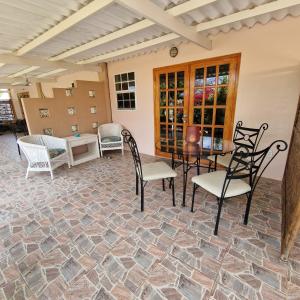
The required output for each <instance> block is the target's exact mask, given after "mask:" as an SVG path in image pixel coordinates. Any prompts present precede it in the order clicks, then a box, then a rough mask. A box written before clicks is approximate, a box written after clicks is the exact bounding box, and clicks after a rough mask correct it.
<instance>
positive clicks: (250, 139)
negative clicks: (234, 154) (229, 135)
mask: <svg viewBox="0 0 300 300" xmlns="http://www.w3.org/2000/svg"><path fill="white" fill-rule="evenodd" d="M268 128H269V125H268V124H267V123H263V124H261V126H260V127H259V128H250V127H245V126H243V122H242V121H238V122H237V124H236V127H235V131H234V135H233V142H234V144H235V145H236V146H237V147H240V146H246V147H248V148H249V150H251V151H256V150H257V147H258V145H259V143H260V141H261V138H262V136H263V135H264V132H265V131H266V130H267V129H268Z"/></svg>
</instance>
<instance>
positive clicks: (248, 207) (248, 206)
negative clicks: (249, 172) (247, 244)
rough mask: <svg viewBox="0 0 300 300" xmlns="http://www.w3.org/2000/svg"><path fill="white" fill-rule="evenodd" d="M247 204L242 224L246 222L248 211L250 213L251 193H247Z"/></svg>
mask: <svg viewBox="0 0 300 300" xmlns="http://www.w3.org/2000/svg"><path fill="white" fill-rule="evenodd" d="M246 195H247V206H246V211H245V218H244V224H245V225H247V224H248V218H249V213H250V207H251V200H252V193H251V192H250V193H247V194H246Z"/></svg>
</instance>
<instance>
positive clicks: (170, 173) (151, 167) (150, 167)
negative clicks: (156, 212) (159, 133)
mask: <svg viewBox="0 0 300 300" xmlns="http://www.w3.org/2000/svg"><path fill="white" fill-rule="evenodd" d="M121 134H122V136H123V140H124V143H126V144H128V145H129V148H130V150H131V153H132V157H133V161H134V166H135V174H136V194H137V195H138V194H139V185H140V187H141V211H144V187H145V185H146V184H147V182H148V181H152V180H160V179H161V180H162V186H163V190H165V179H167V180H168V181H170V183H171V187H172V196H173V206H175V177H176V176H177V174H176V172H175V171H174V170H173V169H172V168H171V167H170V166H168V165H167V164H166V163H164V162H162V161H160V162H154V163H148V164H143V165H142V163H141V158H140V154H139V150H138V147H137V144H136V141H135V139H134V138H133V136H132V135H131V133H130V131H129V130H127V129H123V130H122V132H121Z"/></svg>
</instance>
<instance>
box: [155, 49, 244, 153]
mask: <svg viewBox="0 0 300 300" xmlns="http://www.w3.org/2000/svg"><path fill="white" fill-rule="evenodd" d="M222 60H224V61H229V60H235V61H236V69H235V72H233V76H234V77H233V78H232V79H231V80H232V85H233V86H232V91H231V93H232V94H233V97H234V101H232V103H231V106H230V107H229V109H226V116H225V118H228V119H229V118H230V120H231V122H230V127H229V128H227V129H226V131H227V132H226V138H227V139H231V138H232V134H233V126H234V124H233V123H234V116H235V108H236V99H237V88H238V82H239V73H240V63H241V53H233V54H228V55H223V56H216V57H211V58H205V59H200V60H194V61H189V62H185V63H180V64H175V65H168V66H163V67H158V68H154V69H153V95H154V97H153V101H154V111H153V112H154V148H155V149H154V150H155V151H154V152H155V154H157V149H156V147H155V145H156V141H157V137H158V128H157V126H156V113H157V111H158V109H159V105H157V103H158V102H157V97H158V95H157V93H156V91H157V85H158V84H159V82H157V80H156V73H157V72H160V71H163V70H164V71H165V73H168V70H170V71H171V70H174V69H179V68H186V67H188V72H189V77H190V74H191V66H192V65H195V64H206V65H207V64H208V63H209V64H210V65H213V64H220V61H222ZM187 84H188V92H187V93H188V99H189V101H190V100H191V99H190V89H191V87H190V80H189V82H188V83H187ZM157 106H158V107H157ZM189 108H190V104H188V110H189ZM226 108H227V105H226ZM228 110H230V115H227V114H228V112H227V111H228ZM188 113H190V112H188ZM228 119H227V120H228ZM224 131H225V127H224ZM159 155H160V156H165V157H169V155H168V153H166V154H162V153H160V154H159Z"/></svg>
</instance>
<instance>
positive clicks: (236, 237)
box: [0, 135, 300, 300]
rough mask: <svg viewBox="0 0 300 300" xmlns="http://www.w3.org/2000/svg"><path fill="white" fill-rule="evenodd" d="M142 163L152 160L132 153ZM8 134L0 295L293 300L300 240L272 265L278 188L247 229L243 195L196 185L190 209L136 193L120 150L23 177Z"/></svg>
mask: <svg viewBox="0 0 300 300" xmlns="http://www.w3.org/2000/svg"><path fill="white" fill-rule="evenodd" d="M142 158H143V161H144V162H148V161H153V160H155V158H153V157H150V156H142ZM25 167H26V162H25V159H24V157H23V160H22V161H20V159H19V156H18V154H17V148H16V144H15V140H14V137H12V136H11V135H3V136H0V222H1V223H0V224H1V225H0V267H1V272H0V299H126V300H127V299H155V300H156V299H157V300H158V299H172V300H177V299H197V300H198V299H272V300H276V299H287V298H288V299H300V239H298V242H297V243H296V246H295V247H294V248H293V249H292V253H291V259H290V262H289V263H283V262H281V261H280V260H279V256H280V227H281V223H280V220H281V209H280V207H281V204H280V182H277V181H273V180H266V179H263V180H262V181H261V182H260V184H259V185H258V187H257V190H256V193H255V195H254V199H253V205H252V209H251V212H250V221H249V225H248V226H244V225H243V224H242V215H243V212H244V209H245V198H244V197H241V198H234V199H229V200H227V201H226V203H225V205H224V209H223V213H222V220H221V224H220V228H219V235H218V236H217V237H215V236H214V235H213V234H212V231H213V227H214V219H215V216H216V209H217V205H216V200H215V198H213V197H212V196H210V195H209V194H208V193H206V192H205V191H203V190H201V189H199V190H198V191H197V194H196V204H195V208H196V212H195V213H194V214H192V213H190V211H189V209H190V200H191V186H189V187H188V194H187V205H188V206H187V207H186V208H182V207H181V206H180V203H181V197H182V179H181V178H182V177H181V169H180V170H178V173H179V174H178V178H177V180H176V197H177V199H176V201H177V206H176V207H175V208H174V207H172V201H171V191H170V190H169V189H168V190H166V192H163V191H162V190H161V182H160V181H158V182H155V183H154V182H153V183H149V184H148V185H147V186H146V189H145V212H144V213H141V212H140V202H139V198H137V197H136V196H135V177H134V176H135V175H134V170H133V162H132V159H131V156H130V155H129V153H125V155H124V157H122V156H121V155H120V154H119V153H115V154H113V155H112V156H111V159H98V160H95V161H92V162H89V163H86V164H82V165H79V166H76V167H73V168H71V169H68V168H67V167H62V168H59V169H57V170H56V171H55V173H54V176H55V177H54V180H53V181H51V179H50V176H49V174H48V173H44V174H34V173H31V174H32V175H30V177H29V179H28V180H26V179H25V178H24V176H25Z"/></svg>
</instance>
